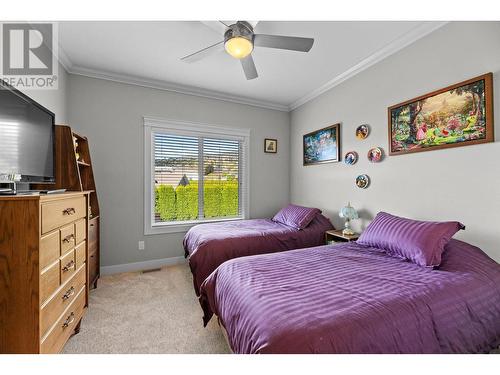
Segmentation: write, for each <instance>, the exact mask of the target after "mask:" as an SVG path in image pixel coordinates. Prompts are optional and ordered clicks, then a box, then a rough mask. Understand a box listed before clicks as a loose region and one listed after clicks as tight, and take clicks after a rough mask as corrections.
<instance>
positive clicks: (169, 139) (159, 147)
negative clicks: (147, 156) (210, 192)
mask: <svg viewBox="0 0 500 375" xmlns="http://www.w3.org/2000/svg"><path fill="white" fill-rule="evenodd" d="M198 142H199V140H198V138H197V137H186V136H179V135H169V134H165V133H155V135H154V156H155V160H154V161H155V176H154V178H155V183H156V184H168V185H172V186H177V185H178V184H179V182H180V180H181V179H182V177H183V176H184V175H185V176H187V178H188V179H189V178H191V179H195V180H198Z"/></svg>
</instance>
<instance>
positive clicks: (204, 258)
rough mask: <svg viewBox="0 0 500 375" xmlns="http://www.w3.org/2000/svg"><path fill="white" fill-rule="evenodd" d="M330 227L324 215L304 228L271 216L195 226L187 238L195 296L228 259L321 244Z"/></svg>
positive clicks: (331, 227)
mask: <svg viewBox="0 0 500 375" xmlns="http://www.w3.org/2000/svg"><path fill="white" fill-rule="evenodd" d="M330 229H333V226H332V223H331V222H330V220H329V219H327V218H326V217H325V216H323V215H321V214H317V215H316V217H315V218H314V219H313V220H312V222H311V224H309V225H308V226H307V228H305V229H303V230H298V229H295V228H292V227H290V226H287V225H284V224H281V223H277V222H274V221H272V220H271V219H252V220H237V221H226V222H220V223H210V224H200V225H196V226H194V227H192V228H191V229H190V230H189V231H188V232H187V233H186V236H185V237H184V250H185V254H186V257H189V267H190V268H191V272H192V274H193V283H194V289H195V292H196V295H199V288H200V285H201V283H202V282H203V281H204V280H205V279H206V278H207V276H208V275H210V274H211V273H212V272H213V271H214V270H215V269H216V268H217V267H218V266H219V265H221V264H222V263H224V262H225V261H227V260H229V259H233V258H238V257H243V256H248V255H256V254H265V253H272V252H277V251H285V250H291V249H300V248H305V247H312V246H318V245H322V244H324V243H325V231H327V230H330Z"/></svg>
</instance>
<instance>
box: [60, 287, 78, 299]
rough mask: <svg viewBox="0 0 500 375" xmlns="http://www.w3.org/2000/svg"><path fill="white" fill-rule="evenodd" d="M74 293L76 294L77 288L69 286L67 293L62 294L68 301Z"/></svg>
mask: <svg viewBox="0 0 500 375" xmlns="http://www.w3.org/2000/svg"><path fill="white" fill-rule="evenodd" d="M73 294H75V288H74V287H71V288H69V289H68V290H67V291H66V293H64V295H63V296H62V299H63V301H66V300H67V299H68V298H69V297H71V296H72V295H73Z"/></svg>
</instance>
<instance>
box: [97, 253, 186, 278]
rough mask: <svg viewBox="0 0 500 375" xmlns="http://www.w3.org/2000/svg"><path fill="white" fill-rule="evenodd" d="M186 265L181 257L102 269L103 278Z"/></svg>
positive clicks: (103, 267) (116, 265)
mask: <svg viewBox="0 0 500 375" xmlns="http://www.w3.org/2000/svg"><path fill="white" fill-rule="evenodd" d="M182 263H186V259H185V258H184V257H183V256H179V257H170V258H162V259H152V260H146V261H143V262H135V263H124V264H115V265H112V266H102V267H101V268H100V271H101V276H106V275H114V274H117V273H123V272H136V271H144V270H149V269H152V268H159V267H163V266H173V265H176V264H182Z"/></svg>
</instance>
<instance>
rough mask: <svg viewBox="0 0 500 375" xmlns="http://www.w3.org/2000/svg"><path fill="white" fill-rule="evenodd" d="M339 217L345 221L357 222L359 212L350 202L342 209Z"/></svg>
mask: <svg viewBox="0 0 500 375" xmlns="http://www.w3.org/2000/svg"><path fill="white" fill-rule="evenodd" d="M339 216H340V217H342V218H344V219H349V220H355V219H357V218H358V212H357V211H356V209H355V208H354V207H352V206H351V203H350V202H349V203H348V204H347V206H345V207H342V209H341V210H340V213H339Z"/></svg>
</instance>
